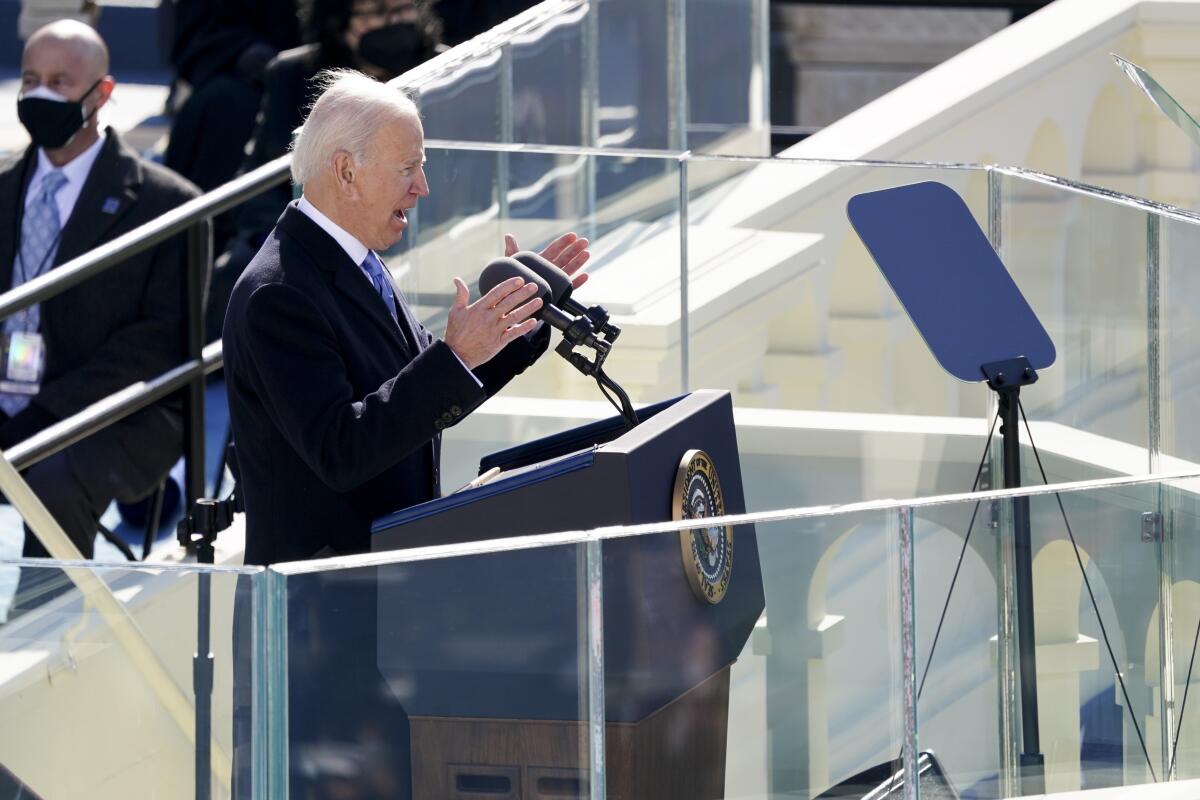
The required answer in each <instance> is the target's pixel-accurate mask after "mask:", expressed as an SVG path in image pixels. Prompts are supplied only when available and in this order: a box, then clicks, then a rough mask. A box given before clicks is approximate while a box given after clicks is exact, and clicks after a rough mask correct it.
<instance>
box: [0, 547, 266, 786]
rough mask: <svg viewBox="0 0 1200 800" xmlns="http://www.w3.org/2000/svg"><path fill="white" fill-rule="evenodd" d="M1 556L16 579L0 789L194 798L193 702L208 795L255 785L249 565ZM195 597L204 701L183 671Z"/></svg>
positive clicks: (0, 698)
mask: <svg viewBox="0 0 1200 800" xmlns="http://www.w3.org/2000/svg"><path fill="white" fill-rule="evenodd" d="M5 567H6V569H14V570H16V569H19V578H18V580H17V590H16V596H15V598H14V601H13V603H12V604H11V606H10V607H9V609H8V617H7V620H6V621H5V622H4V623H3V624H2V625H0V709H2V711H0V716H2V717H3V719H4V720H5V724H4V725H0V796H4V797H26V796H32V797H42V798H46V799H47V800H50V799H51V798H57V797H90V798H97V799H100V798H114V799H115V798H127V797H151V796H153V797H179V798H186V797H194V796H195V795H196V788H195V764H196V760H197V749H196V748H197V744H196V728H195V725H196V717H197V715H198V714H200V715H204V714H205V709H208V710H209V711H208V714H209V719H210V722H211V741H210V742H209V743H208V746H209V752H210V753H211V764H212V769H211V772H210V774H208V775H207V776H206V780H207V781H208V783H209V786H210V787H211V793H212V795H211V796H212V797H214V798H229V797H231V796H233V791H234V788H233V787H234V784H235V783H236V784H237V786H238V796H239V797H251V796H254V797H266V796H267V794H266V791H265V789H266V785H267V784H266V776H265V774H264V773H265V770H262V769H260V765H263V764H265V757H266V756H265V750H264V748H265V747H266V742H267V735H266V730H267V728H266V727H265V715H262V714H260V713H258V712H259V711H261V710H262V709H263V708H264V707H265V695H264V693H263V692H264V690H265V687H264V686H263V684H262V683H261V682H260V681H259V679H258V677H257V672H258V670H259V668H260V666H261V664H260V660H259V655H258V654H259V653H261V652H262V649H261V641H260V640H259V637H260V636H261V634H262V632H263V629H262V623H263V621H264V618H263V614H262V609H261V607H260V602H261V597H260V592H259V587H260V586H261V585H262V580H263V574H262V572H261V571H260V570H230V569H210V570H205V571H203V572H200V571H197V570H195V569H189V568H177V567H141V566H139V567H136V568H124V567H116V566H103V565H99V564H87V565H80V564H76V565H67V564H64V563H63V562H53V561H40V560H29V561H16V562H5ZM203 583H207V584H208V589H207V601H205V600H204V596H203V595H202V594H201V592H200V589H201V585H202V584H203ZM205 606H207V613H208V614H209V615H210V626H209V630H210V641H209V644H210V651H211V653H212V654H213V661H212V666H213V679H212V689H211V695H209V696H208V697H207V698H206V696H205V693H204V692H203V690H201V692H200V694H199V696H198V695H197V684H196V683H195V682H194V680H193V668H194V661H193V654H194V653H196V652H197V644H198V640H197V634H198V631H199V620H200V618H201V617H200V615H201V613H202V611H203V610H204V609H205ZM206 700H207V702H206ZM252 712H253V713H252ZM256 725H257V726H258V727H257V728H256V727H255V726H256Z"/></svg>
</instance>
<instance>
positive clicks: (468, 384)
mask: <svg viewBox="0 0 1200 800" xmlns="http://www.w3.org/2000/svg"><path fill="white" fill-rule="evenodd" d="M335 74H336V76H337V77H335V78H334V79H333V80H332V82H331V83H330V86H329V88H327V89H326V91H325V92H324V93H323V94H322V95H321V97H320V99H319V100H318V101H317V103H316V104H315V106H314V107H313V111H312V113H311V114H310V115H309V117H308V121H307V122H306V123H305V126H304V128H303V129H302V131H301V133H300V135H299V136H298V138H297V141H296V145H295V151H294V155H293V162H292V173H293V178H294V180H295V182H296V183H297V184H301V185H303V186H304V196H303V197H302V198H301V199H300V200H299V201H297V202H296V203H293V204H292V205H290V206H289V207H288V208H287V209H286V210H285V211H284V213H283V216H281V217H280V219H279V223H278V224H277V225H276V227H275V230H274V231H273V232H272V233H271V235H270V236H269V237H268V238H267V241H266V243H265V244H264V245H263V247H262V249H261V250H260V251H259V253H258V255H257V256H256V257H255V258H254V259H253V260H252V261H251V262H250V265H249V266H248V267H247V269H246V272H245V273H244V274H243V275H242V277H241V279H240V280H239V281H238V283H237V285H236V287H235V288H234V291H233V295H232V297H231V299H230V304H229V312H228V315H227V316H226V320H225V331H224V341H225V370H226V381H227V388H228V392H229V413H230V419H231V421H232V423H233V433H234V440H235V441H236V442H237V445H238V463H239V466H240V468H241V486H242V489H243V491H244V493H245V501H246V563H248V564H264V565H265V564H270V563H273V562H277V561H289V560H298V559H306V558H312V557H314V556H317V555H319V554H328V555H332V554H347V553H360V552H364V551H366V550H369V549H370V546H369V545H370V543H369V535H370V533H369V532H370V525H371V521H372V520H373V519H374V518H375V517H377V516H379V515H381V514H384V513H387V512H390V511H394V510H396V509H397V508H402V507H405V506H409V505H412V504H415V503H420V502H424V501H426V500H429V499H432V498H434V497H437V496H438V495H439V494H440V486H439V444H440V438H441V434H442V431H443V430H444V429H445V428H447V427H449V426H451V425H454V424H456V423H458V422H459V421H461V420H462V419H463V418H464V417H466V415H467V414H469V413H470V412H471V411H472V410H473V409H474V408H475V407H477V406H478V405H479V404H480V403H482V402H483V401H484V400H486V399H487V398H488V397H489V396H490V395H492V394H494V393H495V392H496V391H498V390H499V389H500V388H501V387H502V386H503V385H504V384H505V383H507V382H508V381H509V380H510V379H512V377H513V376H514V375H516V374H518V373H520V372H521V371H522V370H524V369H525V368H526V367H527V366H528V365H530V364H531V363H533V361H534V360H535V359H536V358H537V357H538V356H539V355H540V354H541V353H542V352H543V351H544V350H545V349H546V346H547V344H548V340H549V332H548V331H547V330H542V329H539V326H538V323H536V322H535V321H534V320H532V319H530V315H531V314H533V313H535V312H536V311H537V309H538V308H539V307H540V301H539V300H537V299H536V298H534V290H535V287H534V286H532V285H528V284H523V282H522V281H521V280H520V279H519V278H513V279H510V280H509V281H506V282H504V283H502V284H500V285H499V286H497V287H496V288H495V289H493V290H492V291H491V292H489V293H488V294H487V295H485V296H484V297H483V298H481V299H480V300H478V301H476V302H475V303H469V302H468V301H469V292H468V290H467V287H466V285H465V284H464V283H463V281H462V280H461V279H457V278H456V279H455V284H456V291H457V297H456V299H455V301H454V303H453V305H452V306H451V308H450V313H449V318H448V322H447V326H446V334H445V336H444V338H443V339H436V338H435V337H434V336H433V335H431V334H430V333H429V331H427V330H425V328H423V327H422V326H421V325H420V323H419V322H417V320H416V318H415V317H414V316H413V314H412V312H411V311H410V309H409V308H408V305H407V303H405V302H404V299H403V297H402V296H401V294H400V292H399V291H398V289H397V288H396V287H395V286H394V285H393V284H392V283H391V280H390V276H389V275H388V273H387V271H386V269H384V268H383V266H382V264H381V262H380V261H379V259H378V256H377V255H376V254H375V250H384V249H386V248H388V247H390V246H391V245H392V244H394V243H395V242H396V241H397V240H398V239H399V238H400V237H401V235H402V234H403V232H404V229H405V227H406V226H407V217H406V215H405V212H406V211H407V210H409V209H411V208H412V207H413V206H415V205H416V203H417V200H418V199H419V198H421V197H424V196H425V195H427V194H428V192H429V188H428V185H427V184H426V182H425V174H424V169H423V164H424V138H423V133H422V130H421V123H420V120H419V118H418V117H417V113H416V109H415V107H414V106H413V104H412V102H411V101H410V100H408V99H407V98H406V97H404V96H403V95H402V94H401V92H400V91H399V90H398V89H395V88H391V87H388V86H387V85H385V84H381V83H379V82H377V81H375V80H373V79H371V78H368V77H366V76H364V75H360V74H357V73H335ZM364 128H365V129H364ZM515 248H516V243H515V242H514V241H512V239H511V237H510V238H509V241H508V243H507V249H508V250H509V252H512V251H514V250H515ZM545 254H546V255H547V256H548V257H550V258H551V259H552V260H554V261H555V262H556V263H558V264H559V265H560V266H562V267H564V268H565V269H566V271H567V272H568V273H569V274H576V273H577V271H578V270H579V268H580V267H581V266H582V264H583V262H584V261H586V259H587V240H585V239H579V238H578V237H576V236H575V235H574V234H567V235H565V236H563V237H560V238H559V239H558V240H557V241H556V242H554V243H553V244H552V245H551V246H550V247H549V248H547V251H546V253H545ZM583 278H584V274H583V273H579V274H578V275H577V276H576V281H577V282H579V283H582V281H583ZM535 329H537V330H536V332H535Z"/></svg>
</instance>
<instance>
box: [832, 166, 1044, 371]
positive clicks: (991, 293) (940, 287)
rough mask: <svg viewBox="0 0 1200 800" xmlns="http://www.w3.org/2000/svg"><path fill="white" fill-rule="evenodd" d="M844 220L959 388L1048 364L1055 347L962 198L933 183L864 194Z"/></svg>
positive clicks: (852, 203) (853, 200) (853, 202)
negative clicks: (1008, 365) (997, 373)
mask: <svg viewBox="0 0 1200 800" xmlns="http://www.w3.org/2000/svg"><path fill="white" fill-rule="evenodd" d="M847 213H848V215H849V217H850V223H851V224H852V225H853V226H854V230H855V231H856V232H857V233H858V235H859V237H860V238H861V239H862V241H863V244H865V245H866V247H867V250H868V251H869V252H870V254H871V257H872V258H873V259H874V260H875V263H876V264H877V265H878V266H879V270H880V272H882V273H883V276H884V278H885V279H886V280H887V282H888V284H890V286H891V288H892V291H893V292H895V294H896V297H897V298H898V299H899V300H900V303H901V305H903V306H904V310H905V311H906V312H908V316H909V318H910V319H912V321H913V324H914V325H915V326H916V327H917V330H918V331H919V332H920V334H921V337H922V338H923V339H924V340H925V344H926V345H928V347H929V350H930V351H931V352H932V353H933V356H934V358H936V359H937V361H938V363H939V364H940V365H941V366H942V368H943V369H944V370H946V371H947V372H949V373H950V374H951V375H953V376H954V377H956V378H958V379H959V380H963V381H969V382H977V381H982V380H984V379H985V378H984V374H983V372H982V371H981V369H980V368H981V367H982V366H983V365H984V364H989V363H993V362H997V361H1004V360H1008V359H1014V358H1019V357H1021V356H1024V357H1025V358H1027V359H1028V360H1029V363H1030V365H1031V366H1033V367H1034V368H1035V369H1044V368H1045V367H1049V366H1050V365H1051V364H1053V363H1054V359H1055V350H1054V343H1053V342H1052V341H1051V340H1050V336H1049V334H1047V333H1046V329H1045V328H1044V327H1042V323H1041V322H1040V321H1039V320H1038V318H1037V315H1036V314H1034V312H1033V309H1032V308H1030V306H1029V303H1028V302H1027V301H1026V300H1025V297H1024V295H1022V294H1021V290H1020V289H1018V288H1017V284H1016V283H1015V282H1014V281H1013V279H1012V276H1011V275H1009V273H1008V270H1007V269H1006V268H1005V267H1004V264H1003V263H1002V262H1001V261H1000V257H999V256H998V255H996V251H995V250H993V249H992V245H991V243H990V242H989V241H988V239H987V236H986V235H985V234H984V232H983V230H982V229H980V227H979V224H978V223H977V222H976V221H975V218H974V217H973V216H972V215H971V210H970V209H969V208H967V204H966V203H964V202H963V200H962V198H961V197H959V196H958V194H957V193H956V192H955V191H954V190H953V189H951V188H950V187H949V186H946V185H945V184H941V183H937V182H935V181H926V182H923V183H914V184H909V185H907V186H897V187H895V188H892V189H883V190H881V191H877V192H866V193H864V194H859V195H855V196H854V197H852V198H850V202H849V204H848V206H847Z"/></svg>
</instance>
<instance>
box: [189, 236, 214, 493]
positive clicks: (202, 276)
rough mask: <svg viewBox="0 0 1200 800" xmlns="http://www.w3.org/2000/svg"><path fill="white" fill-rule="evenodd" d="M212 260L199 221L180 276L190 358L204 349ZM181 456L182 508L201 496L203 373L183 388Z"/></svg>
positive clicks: (196, 355)
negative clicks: (208, 284) (206, 300)
mask: <svg viewBox="0 0 1200 800" xmlns="http://www.w3.org/2000/svg"><path fill="white" fill-rule="evenodd" d="M211 261H212V227H211V226H210V225H209V224H208V223H207V222H201V223H199V224H197V225H193V226H192V227H190V228H188V231H187V265H186V274H185V279H184V297H183V301H184V317H183V320H184V321H183V324H184V342H185V345H184V346H185V348H186V354H185V355H184V358H185V359H186V360H188V361H194V360H196V359H199V358H201V356H202V355H203V351H204V295H205V290H206V289H207V286H206V283H207V278H208V265H209V263H211ZM183 457H184V467H185V473H184V475H185V477H184V497H185V499H186V504H185V506H184V510H185V512H186V510H187V509H190V508H191V507H192V503H195V502H196V501H197V500H198V499H200V498H201V497H204V375H203V374H201V375H197V376H196V377H195V378H194V379H193V380H192V381H191V382H190V383H189V384H188V386H187V389H186V390H184V398H183Z"/></svg>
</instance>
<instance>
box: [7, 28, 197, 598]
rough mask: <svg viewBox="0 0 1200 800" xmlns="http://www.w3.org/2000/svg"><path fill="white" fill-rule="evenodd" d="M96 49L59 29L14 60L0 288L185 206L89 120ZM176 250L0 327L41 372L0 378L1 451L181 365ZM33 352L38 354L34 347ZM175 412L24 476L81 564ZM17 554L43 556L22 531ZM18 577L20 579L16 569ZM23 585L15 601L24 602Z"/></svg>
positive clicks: (89, 33)
mask: <svg viewBox="0 0 1200 800" xmlns="http://www.w3.org/2000/svg"><path fill="white" fill-rule="evenodd" d="M114 85H115V82H114V81H113V78H112V76H110V75H108V50H107V48H106V47H105V45H104V42H103V41H102V40H101V39H100V37H99V36H98V35H97V34H96V32H95V31H93V30H92V29H91V28H89V27H87V26H86V25H83V24H82V23H78V22H72V21H67V20H63V21H59V22H55V23H51V24H50V25H47V26H45V27H43V28H41V29H40V30H38V31H37V32H35V33H34V34H33V36H31V37H30V38H29V41H28V43H27V44H26V47H25V51H24V53H23V54H22V60H21V95H20V98H19V100H18V113H19V116H20V118H21V121H22V122H23V123H24V124H25V126H26V128H27V129H28V130H29V133H30V136H31V138H32V139H33V144H32V145H31V146H30V147H29V149H28V150H27V151H26V152H25V153H24V155H23V156H22V157H21V158H20V159H18V160H17V161H15V162H13V163H10V164H8V165H6V166H3V167H0V225H3V226H4V230H6V231H7V232H8V235H6V236H0V289H2V290H4V291H7V290H8V289H10V288H12V287H14V286H17V285H20V284H21V283H23V282H25V281H28V280H31V279H33V278H35V277H37V276H38V275H41V274H43V273H44V272H46V271H47V270H49V269H53V268H54V267H55V266H57V265H59V264H62V263H64V262H66V261H69V260H71V259H73V258H76V257H78V256H80V255H82V254H84V253H86V252H88V251H89V250H92V249H93V248H95V247H96V246H97V245H99V244H101V243H103V242H107V241H109V240H111V239H114V238H116V237H117V236H120V235H121V234H124V233H127V232H128V231H130V230H132V229H134V228H136V227H138V226H139V225H143V224H145V223H147V222H149V221H150V220H153V219H155V218H157V217H159V216H161V215H162V214H163V213H165V212H166V211H168V210H170V209H171V208H174V207H175V206H178V205H180V204H181V203H183V202H185V201H187V200H189V199H191V198H193V197H195V196H196V195H197V190H196V188H195V187H194V186H192V185H191V184H189V183H188V182H187V181H184V180H182V179H181V178H179V177H178V176H176V175H174V174H173V173H171V172H169V171H168V170H166V169H163V168H162V167H159V166H158V165H156V164H153V163H150V162H148V161H145V160H143V159H141V158H139V157H138V156H137V155H136V154H135V153H134V152H133V151H131V150H130V149H129V148H128V147H126V146H125V145H124V144H123V143H122V142H121V139H120V137H118V136H117V133H116V131H114V130H112V129H111V128H109V129H107V130H101V128H100V125H99V123H98V121H97V118H96V112H97V111H98V110H99V109H101V108H102V107H103V106H104V105H105V104H106V103H107V102H108V99H109V97H110V96H111V94H112V90H113V86H114ZM184 258H185V254H184V243H183V241H182V239H180V238H176V239H173V240H171V241H168V242H164V243H163V244H161V245H159V246H157V247H154V248H151V249H150V250H147V251H144V252H142V253H140V254H139V255H137V256H134V257H132V258H130V259H129V260H128V261H126V262H125V263H124V264H122V265H121V266H119V267H115V268H113V269H111V270H109V271H107V272H105V273H103V274H102V275H100V276H97V277H96V278H93V279H91V280H89V281H86V282H85V283H83V284H80V285H79V286H77V287H75V288H73V289H70V290H68V291H67V292H64V293H63V294H60V295H58V296H56V297H54V298H52V299H50V300H47V301H46V302H44V303H41V304H39V305H38V306H35V307H33V308H31V309H28V310H26V311H24V312H20V313H18V314H16V315H14V316H13V317H10V318H9V319H7V320H5V321H4V325H3V335H4V337H5V341H6V342H12V341H21V342H25V343H32V344H33V345H35V346H41V347H42V348H43V352H44V369H43V370H41V371H40V374H38V375H37V376H36V377H35V379H33V380H31V381H22V380H10V379H12V378H14V377H21V376H14V375H11V374H9V369H10V368H12V367H13V366H14V365H13V363H12V358H11V357H10V358H9V359H8V363H6V364H4V365H2V366H3V367H4V369H5V372H4V378H5V380H3V381H0V448H5V449H7V448H9V447H11V446H12V445H14V444H16V443H18V442H21V441H23V440H24V439H26V438H28V437H29V436H31V435H33V434H35V433H37V432H38V431H40V430H42V429H43V428H45V427H47V426H48V425H51V424H53V423H55V422H58V421H59V420H62V419H64V418H66V417H69V416H71V415H72V414H75V413H76V412H78V411H80V410H82V409H83V408H85V407H86V406H88V405H90V404H91V403H94V402H96V401H97V400H99V399H101V398H103V397H105V396H107V395H109V394H112V393H113V392H115V391H117V390H119V389H122V388H124V387H126V386H128V385H129V384H131V383H134V382H136V381H141V380H146V379H149V378H152V377H154V376H156V375H158V374H159V373H161V372H163V371H165V370H167V369H170V368H171V367H174V366H178V364H179V363H180V362H181V361H182V360H183V355H184V346H183V333H182V318H183V307H182V294H181V292H182V289H181V287H182V285H183V275H184ZM38 343H40V345H38ZM181 431H182V416H181V413H180V407H179V405H178V404H177V403H160V404H157V405H155V406H152V407H151V408H148V409H146V410H145V411H142V412H139V413H137V414H135V415H133V416H131V417H128V418H127V419H125V420H124V421H122V422H119V423H117V424H115V425H113V426H110V427H109V428H107V429H105V430H104V431H102V432H100V433H97V434H96V435H94V436H91V437H89V438H87V439H85V440H84V441H82V442H80V443H78V444H76V445H74V446H72V447H70V448H68V449H67V450H64V451H62V452H60V453H58V454H57V455H54V456H51V457H50V458H48V459H46V460H44V461H42V462H40V463H38V464H37V465H35V466H33V467H31V468H30V469H29V470H28V471H27V473H26V475H25V477H26V479H27V480H28V481H29V483H30V485H31V486H32V488H33V489H34V491H35V492H36V493H37V495H38V497H39V498H41V500H42V501H43V502H44V503H45V504H46V505H47V507H48V508H49V510H50V512H51V513H52V514H53V515H54V517H55V518H56V519H57V520H58V522H59V524H60V525H62V527H63V529H64V531H65V532H66V533H67V534H68V535H69V536H70V538H71V540H72V541H73V542H74V543H75V545H76V546H77V547H78V548H79V550H80V552H81V553H82V554H83V555H84V556H85V557H87V558H90V557H91V556H92V552H93V547H92V546H93V540H94V537H95V534H96V531H97V520H98V518H99V515H100V514H101V513H102V512H103V511H104V509H105V508H106V507H107V506H108V504H109V503H110V502H111V501H112V500H113V498H117V499H120V500H135V499H137V498H139V497H141V496H144V495H146V494H147V493H149V492H150V491H151V490H152V489H153V487H154V486H155V485H156V484H157V483H158V482H159V481H160V480H161V479H162V477H163V476H164V475H165V474H166V472H167V470H168V469H169V468H170V467H171V465H172V464H173V463H174V462H175V461H176V460H177V459H178V458H179V455H180V453H181V450H182V433H181ZM24 555H26V556H34V557H40V556H45V555H46V551H45V550H44V549H43V548H42V547H41V545H40V544H39V543H38V542H37V540H36V539H35V538H34V537H33V536H32V535H30V534H29V533H28V532H27V533H26V537H25V549H24ZM26 572H29V571H28V570H26ZM28 577H29V576H26V575H23V576H22V591H21V592H19V597H18V600H17V602H18V604H20V603H21V602H22V600H23V599H28V600H30V601H31V602H32V598H31V597H27V595H28V593H27V592H25V591H24V590H25V589H29V588H31V585H30V583H29V581H28V580H27V579H28Z"/></svg>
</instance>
